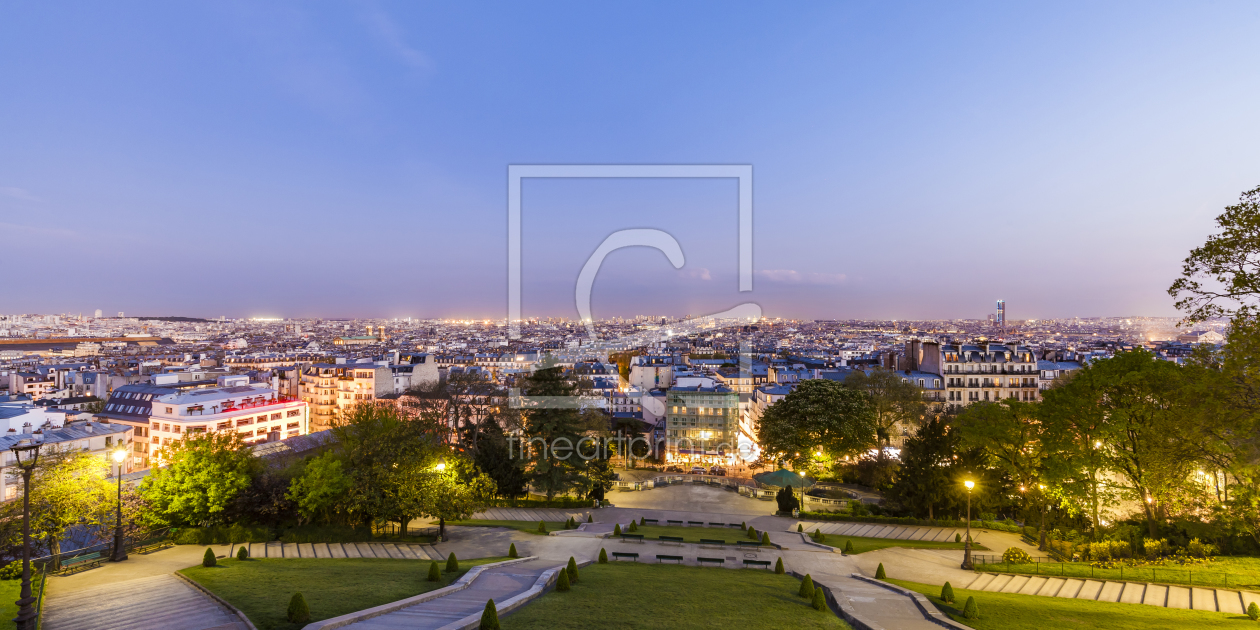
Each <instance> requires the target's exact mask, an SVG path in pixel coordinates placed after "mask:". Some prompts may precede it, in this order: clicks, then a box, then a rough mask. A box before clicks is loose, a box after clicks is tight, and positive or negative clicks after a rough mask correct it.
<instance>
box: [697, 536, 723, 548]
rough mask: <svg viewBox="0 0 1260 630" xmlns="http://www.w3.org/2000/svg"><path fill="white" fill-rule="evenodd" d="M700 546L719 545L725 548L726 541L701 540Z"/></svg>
mask: <svg viewBox="0 0 1260 630" xmlns="http://www.w3.org/2000/svg"><path fill="white" fill-rule="evenodd" d="M700 544H702V545H720V546H722V547H725V546H726V541H725V540H717V539H715V538H701V539H700Z"/></svg>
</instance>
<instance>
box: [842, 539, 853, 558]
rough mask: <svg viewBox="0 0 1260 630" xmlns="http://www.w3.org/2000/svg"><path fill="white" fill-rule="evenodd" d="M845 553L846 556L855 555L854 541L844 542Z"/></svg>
mask: <svg viewBox="0 0 1260 630" xmlns="http://www.w3.org/2000/svg"><path fill="white" fill-rule="evenodd" d="M844 553H845V554H846V555H847V554H851V553H853V541H852V540H846V541H844Z"/></svg>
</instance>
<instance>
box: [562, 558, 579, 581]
mask: <svg viewBox="0 0 1260 630" xmlns="http://www.w3.org/2000/svg"><path fill="white" fill-rule="evenodd" d="M564 572H565V573H568V574H569V582H570V583H573V584H576V583H577V581H578V570H577V560H574V559H573V556H569V564H568V566H566V567H565V568H564Z"/></svg>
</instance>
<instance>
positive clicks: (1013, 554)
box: [1002, 547, 1032, 564]
mask: <svg viewBox="0 0 1260 630" xmlns="http://www.w3.org/2000/svg"><path fill="white" fill-rule="evenodd" d="M1002 562H1006V563H1008V564H1031V563H1032V556H1030V555H1028V552H1027V551H1024V550H1023V549H1020V548H1019V547H1011V548H1010V549H1007V550H1006V551H1004V552H1003V553H1002Z"/></svg>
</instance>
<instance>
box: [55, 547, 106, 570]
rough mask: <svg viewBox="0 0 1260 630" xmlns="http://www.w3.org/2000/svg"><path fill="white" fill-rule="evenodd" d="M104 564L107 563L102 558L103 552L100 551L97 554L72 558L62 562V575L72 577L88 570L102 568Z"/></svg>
mask: <svg viewBox="0 0 1260 630" xmlns="http://www.w3.org/2000/svg"><path fill="white" fill-rule="evenodd" d="M104 563H105V558H102V557H101V552H99V551H98V552H96V553H89V554H86V555H82V556H78V557H76V558H71V559H69V560H65V561H62V563H61V573H62V575H70V574H72V573H78V572H79V571H87V570H88V569H94V568H96V567H99V566H101V565H102V564H104Z"/></svg>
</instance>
